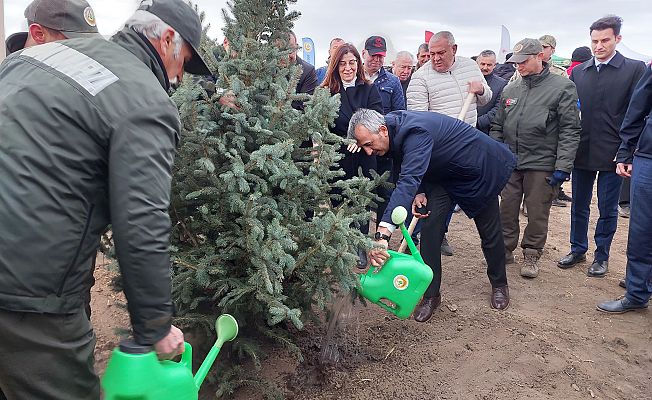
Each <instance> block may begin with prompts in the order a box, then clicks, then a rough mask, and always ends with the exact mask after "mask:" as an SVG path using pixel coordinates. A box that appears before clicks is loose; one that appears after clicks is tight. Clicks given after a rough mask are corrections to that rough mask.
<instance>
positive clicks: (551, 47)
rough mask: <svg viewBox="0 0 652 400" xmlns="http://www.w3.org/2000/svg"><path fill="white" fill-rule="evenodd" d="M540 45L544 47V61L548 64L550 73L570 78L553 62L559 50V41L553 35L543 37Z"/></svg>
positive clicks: (540, 39)
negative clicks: (553, 57)
mask: <svg viewBox="0 0 652 400" xmlns="http://www.w3.org/2000/svg"><path fill="white" fill-rule="evenodd" d="M539 43H541V47H543V61H544V62H545V63H547V64H548V68H549V69H550V73H551V74H555V75H559V76H563V77H565V78H568V74H567V73H566V70H565V69H564V68H562V67H560V66H558V65H555V64H554V63H553V62H552V55H553V54H555V49H556V48H557V39H555V37H554V36H552V35H543V36H541V37H540V38H539Z"/></svg>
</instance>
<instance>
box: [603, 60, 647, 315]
mask: <svg viewBox="0 0 652 400" xmlns="http://www.w3.org/2000/svg"><path fill="white" fill-rule="evenodd" d="M651 68H652V67H650V66H648V67H647V68H646V70H645V73H644V74H643V77H641V80H640V81H639V82H638V85H636V89H635V90H634V94H632V100H631V101H630V103H629V108H628V109H627V113H626V114H625V120H624V121H623V125H622V127H621V128H620V137H621V138H622V144H621V145H620V148H619V149H618V153H617V155H616V162H617V164H616V172H617V173H618V175H620V176H622V177H627V178H630V177H631V182H632V187H631V189H632V192H631V205H632V209H631V219H630V221H629V238H628V241H627V275H626V277H625V281H626V287H627V293H625V296H624V297H623V298H621V299H616V300H613V301H606V302H604V303H601V304H600V305H598V310H600V311H603V312H607V313H624V312H627V311H632V310H636V309H641V308H647V306H648V303H649V301H650V297H651V296H652V256H651V255H652V241H651V240H650V236H652V69H651Z"/></svg>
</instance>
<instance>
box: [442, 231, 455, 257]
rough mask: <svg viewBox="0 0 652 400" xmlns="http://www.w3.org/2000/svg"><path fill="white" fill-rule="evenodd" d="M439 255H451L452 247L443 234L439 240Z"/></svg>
mask: <svg viewBox="0 0 652 400" xmlns="http://www.w3.org/2000/svg"><path fill="white" fill-rule="evenodd" d="M441 255H442V256H452V255H453V248H452V247H451V245H450V244H449V243H448V238H447V237H446V235H444V239H443V240H442V241H441Z"/></svg>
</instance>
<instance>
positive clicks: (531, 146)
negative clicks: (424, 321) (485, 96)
mask: <svg viewBox="0 0 652 400" xmlns="http://www.w3.org/2000/svg"><path fill="white" fill-rule="evenodd" d="M543 58H544V54H543V48H542V46H541V43H539V41H538V40H536V39H523V40H521V41H520V42H518V43H517V44H516V46H514V53H513V55H512V57H510V58H509V59H508V60H507V62H513V63H516V64H517V65H518V67H517V68H518V72H519V73H520V75H521V78H520V79H517V80H516V81H514V82H511V83H509V84H508V85H507V86H506V87H505V89H504V90H503V94H502V97H501V100H500V104H499V106H498V111H497V112H496V116H495V118H494V120H493V122H492V125H491V130H490V132H489V134H490V135H491V136H492V137H493V138H495V139H496V140H498V141H500V142H504V143H506V144H508V145H509V147H510V149H511V150H512V152H513V153H514V154H515V155H516V157H517V159H518V163H517V165H516V169H515V170H514V172H513V173H512V176H511V177H510V179H509V182H508V183H507V185H506V186H505V188H504V189H503V191H502V193H501V197H502V201H501V203H500V220H501V223H502V226H503V235H504V237H505V253H506V254H505V256H506V259H507V260H513V257H514V256H513V253H512V252H513V251H514V250H515V249H516V246H517V245H518V238H519V232H520V227H519V223H518V214H519V206H520V204H521V199H523V198H524V197H525V205H526V207H527V210H528V224H527V226H526V228H525V231H524V232H523V240H522V242H521V247H522V248H523V257H524V263H523V265H522V266H521V275H522V276H524V277H528V278H535V277H536V276H537V275H538V274H539V264H538V262H539V258H540V257H541V253H542V252H543V247H544V245H545V243H546V239H547V236H548V217H549V216H550V206H551V204H552V200H553V199H554V198H555V197H556V196H557V191H558V188H559V185H560V184H561V183H563V182H564V181H566V180H568V179H569V177H570V172H571V170H572V169H573V161H574V160H575V152H576V151H577V147H578V145H579V140H580V135H579V134H580V120H579V112H578V110H577V91H576V90H575V84H574V83H573V82H572V81H571V80H570V79H568V78H563V77H561V76H558V75H554V74H551V73H550V70H549V68H548V66H547V65H546V64H545V63H544V62H543Z"/></svg>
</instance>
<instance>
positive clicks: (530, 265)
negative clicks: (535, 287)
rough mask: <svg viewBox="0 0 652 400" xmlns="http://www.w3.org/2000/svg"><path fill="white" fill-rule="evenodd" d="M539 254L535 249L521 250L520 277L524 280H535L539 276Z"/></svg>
mask: <svg viewBox="0 0 652 400" xmlns="http://www.w3.org/2000/svg"><path fill="white" fill-rule="evenodd" d="M540 257H541V253H539V251H538V250H535V249H523V265H521V276H522V277H524V278H536V277H537V276H539V258H540Z"/></svg>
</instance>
